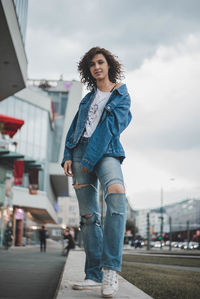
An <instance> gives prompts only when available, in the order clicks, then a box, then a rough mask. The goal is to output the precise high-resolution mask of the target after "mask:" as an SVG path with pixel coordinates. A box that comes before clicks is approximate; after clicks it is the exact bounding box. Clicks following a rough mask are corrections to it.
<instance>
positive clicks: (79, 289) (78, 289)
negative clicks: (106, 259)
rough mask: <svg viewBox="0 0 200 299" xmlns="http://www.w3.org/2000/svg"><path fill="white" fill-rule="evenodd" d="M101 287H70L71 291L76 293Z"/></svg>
mask: <svg viewBox="0 0 200 299" xmlns="http://www.w3.org/2000/svg"><path fill="white" fill-rule="evenodd" d="M100 287H101V285H99V286H91V287H80V286H77V285H73V286H72V289H73V290H77V291H83V290H93V289H98V288H100Z"/></svg>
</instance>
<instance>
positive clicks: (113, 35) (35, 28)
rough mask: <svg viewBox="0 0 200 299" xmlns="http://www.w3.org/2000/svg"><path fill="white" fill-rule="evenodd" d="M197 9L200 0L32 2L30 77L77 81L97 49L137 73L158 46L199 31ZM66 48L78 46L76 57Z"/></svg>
mask: <svg viewBox="0 0 200 299" xmlns="http://www.w3.org/2000/svg"><path fill="white" fill-rule="evenodd" d="M199 10H200V3H199V1H198V0H191V1H189V2H188V1H187V0H185V1H184V0H177V1H172V0H171V1H165V0H157V1H155V0H153V1H148V0H145V1H138V0H126V1H125V2H121V1H115V0H109V1H106V0H102V1H94V0H84V1H79V0H74V1H69V0H59V1H54V0H48V1H47V0H43V1H40V2H39V1H35V0H30V1H29V14H28V31H27V40H26V43H27V54H28V58H29V76H30V77H37V76H40V77H41V76H42V74H43V76H42V77H48V78H53V76H55V75H57V74H60V73H64V75H65V76H67V77H70V76H72V77H73V78H77V76H78V75H77V72H76V62H77V61H78V60H79V58H80V57H81V56H82V55H83V53H84V52H86V51H87V50H88V49H89V48H91V47H93V46H96V45H99V46H102V47H105V48H108V49H110V50H111V51H112V52H113V53H114V54H117V55H118V56H119V57H120V60H121V61H122V62H123V63H124V65H125V69H126V70H127V71H130V70H133V69H135V68H138V67H139V66H140V65H141V64H142V63H143V60H144V59H146V58H151V57H152V56H153V55H154V53H155V51H156V50H157V48H158V47H159V45H161V44H162V45H170V44H171V43H173V44H174V43H175V42H177V41H179V40H181V39H183V38H184V37H186V36H187V35H188V34H190V33H195V32H197V31H200V19H199V16H198V12H199ZM61 41H65V45H66V47H64V48H62V43H61ZM67 45H68V47H69V49H70V48H71V45H74V52H73V53H71V52H70V53H68V51H67ZM58 47H60V51H59V53H58V51H57V49H58ZM49 52H50V54H51V55H50V57H49ZM53 53H54V56H53ZM58 54H59V57H57V55H58ZM45 55H47V58H51V60H49V59H44V56H45ZM52 56H53V57H52ZM41 66H42V67H41Z"/></svg>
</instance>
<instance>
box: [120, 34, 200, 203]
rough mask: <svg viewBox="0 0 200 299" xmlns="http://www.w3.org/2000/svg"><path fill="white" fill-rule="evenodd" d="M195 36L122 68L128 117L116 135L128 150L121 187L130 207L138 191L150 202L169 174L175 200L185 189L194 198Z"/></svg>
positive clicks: (199, 145) (199, 93)
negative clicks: (133, 66) (128, 122)
mask: <svg viewBox="0 0 200 299" xmlns="http://www.w3.org/2000/svg"><path fill="white" fill-rule="evenodd" d="M199 36H200V35H199V34H195V35H189V36H188V37H187V38H186V39H185V40H184V41H183V42H182V43H177V44H175V45H174V46H170V47H166V46H160V47H159V48H158V49H157V51H156V53H155V55H154V56H153V57H152V58H151V59H146V60H145V61H144V63H143V64H142V65H141V67H140V68H139V69H137V70H135V71H132V72H129V73H128V76H127V84H128V87H129V90H130V94H131V96H132V99H133V101H132V112H133V121H132V124H131V125H130V127H129V128H128V129H127V131H125V133H124V136H123V137H122V140H123V143H124V144H125V147H126V148H127V155H128V159H127V162H126V163H127V164H126V163H125V165H124V173H125V176H126V179H127V191H128V193H129V194H133V197H134V202H135V205H136V206H141V202H142V201H141V198H142V194H143V195H144V197H145V198H146V195H147V194H148V195H149V199H151V200H150V201H149V206H150V205H152V203H154V202H155V200H154V199H153V197H152V196H153V194H154V192H155V190H156V189H159V188H160V186H161V185H162V184H167V183H166V182H168V181H169V179H170V178H171V177H175V178H176V179H175V181H174V183H173V185H174V188H175V190H176V197H177V192H178V190H179V191H180V193H179V194H180V200H181V199H183V198H181V197H182V196H183V194H185V195H186V194H188V192H189V191H188V190H190V192H189V193H190V195H191V196H192V195H193V196H197V195H199V197H200V192H199V189H198V186H199V177H200V160H199V156H200V140H199V136H200V102H199V97H200V88H199V77H200V68H199V64H198V63H197V61H200V42H199ZM167 189H168V187H167ZM142 190H143V191H142ZM181 190H184V192H182V191H181ZM196 190H198V192H199V193H198V192H197V191H196ZM168 191H169V190H167V192H168ZM138 192H139V193H140V195H138V194H139V193H138ZM135 193H137V195H138V201H137V199H136V197H135V195H134V194H135ZM168 193H169V192H168ZM170 196H171V197H170V198H168V199H166V202H167V201H171V200H172V198H173V196H172V195H171V194H170ZM139 198H140V199H139ZM146 199H147V198H146ZM144 202H145V200H144Z"/></svg>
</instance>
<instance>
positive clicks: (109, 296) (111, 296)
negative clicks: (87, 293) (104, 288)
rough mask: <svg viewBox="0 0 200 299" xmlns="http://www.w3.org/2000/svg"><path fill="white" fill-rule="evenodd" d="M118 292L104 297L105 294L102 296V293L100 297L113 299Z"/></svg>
mask: <svg viewBox="0 0 200 299" xmlns="http://www.w3.org/2000/svg"><path fill="white" fill-rule="evenodd" d="M118 290H119V289H118ZM118 290H116V291H115V292H114V293H113V294H109V295H105V294H103V292H101V297H102V298H113V297H114V296H115V295H116V294H117V292H118Z"/></svg>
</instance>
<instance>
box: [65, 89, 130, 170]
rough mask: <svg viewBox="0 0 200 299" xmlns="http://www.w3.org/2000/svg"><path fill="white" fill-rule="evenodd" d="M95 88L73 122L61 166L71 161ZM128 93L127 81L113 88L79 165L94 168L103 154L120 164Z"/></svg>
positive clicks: (128, 113) (82, 103)
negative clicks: (121, 140) (117, 159)
mask: <svg viewBox="0 0 200 299" xmlns="http://www.w3.org/2000/svg"><path fill="white" fill-rule="evenodd" d="M96 91H97V89H96V88H93V90H92V91H91V92H89V93H88V94H86V96H85V97H84V98H83V99H82V101H81V103H80V105H79V109H78V111H77V113H76V115H75V117H74V119H73V121H72V124H71V126H70V128H69V131H68V133H67V136H66V141H65V150H64V157H63V160H62V163H61V165H62V167H63V166H64V162H65V161H66V160H72V154H73V148H75V147H76V146H77V144H78V142H79V140H80V138H81V136H82V135H83V132H84V130H85V124H86V120H87V117H88V111H89V108H90V105H91V103H92V101H93V99H94V97H95V95H96ZM131 118H132V116H131V112H130V96H129V93H128V91H127V87H126V84H123V85H121V86H120V87H119V88H117V89H115V90H114V91H113V92H112V93H111V95H110V98H109V99H108V102H107V104H106V106H105V108H104V111H103V114H102V116H101V119H100V121H99V123H98V125H97V127H96V129H95V131H94V132H93V134H92V136H91V137H90V141H89V143H88V146H87V149H86V151H85V154H84V156H83V159H82V161H81V165H82V166H84V167H86V168H87V169H89V170H93V168H94V166H95V165H96V163H97V162H98V161H99V160H100V159H101V158H102V157H103V156H112V157H118V158H119V159H120V161H121V163H122V161H123V160H124V158H125V153H124V149H123V147H122V145H121V143H120V140H119V138H120V134H121V132H122V131H123V130H124V129H125V128H126V127H127V126H128V124H129V123H130V121H131Z"/></svg>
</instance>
